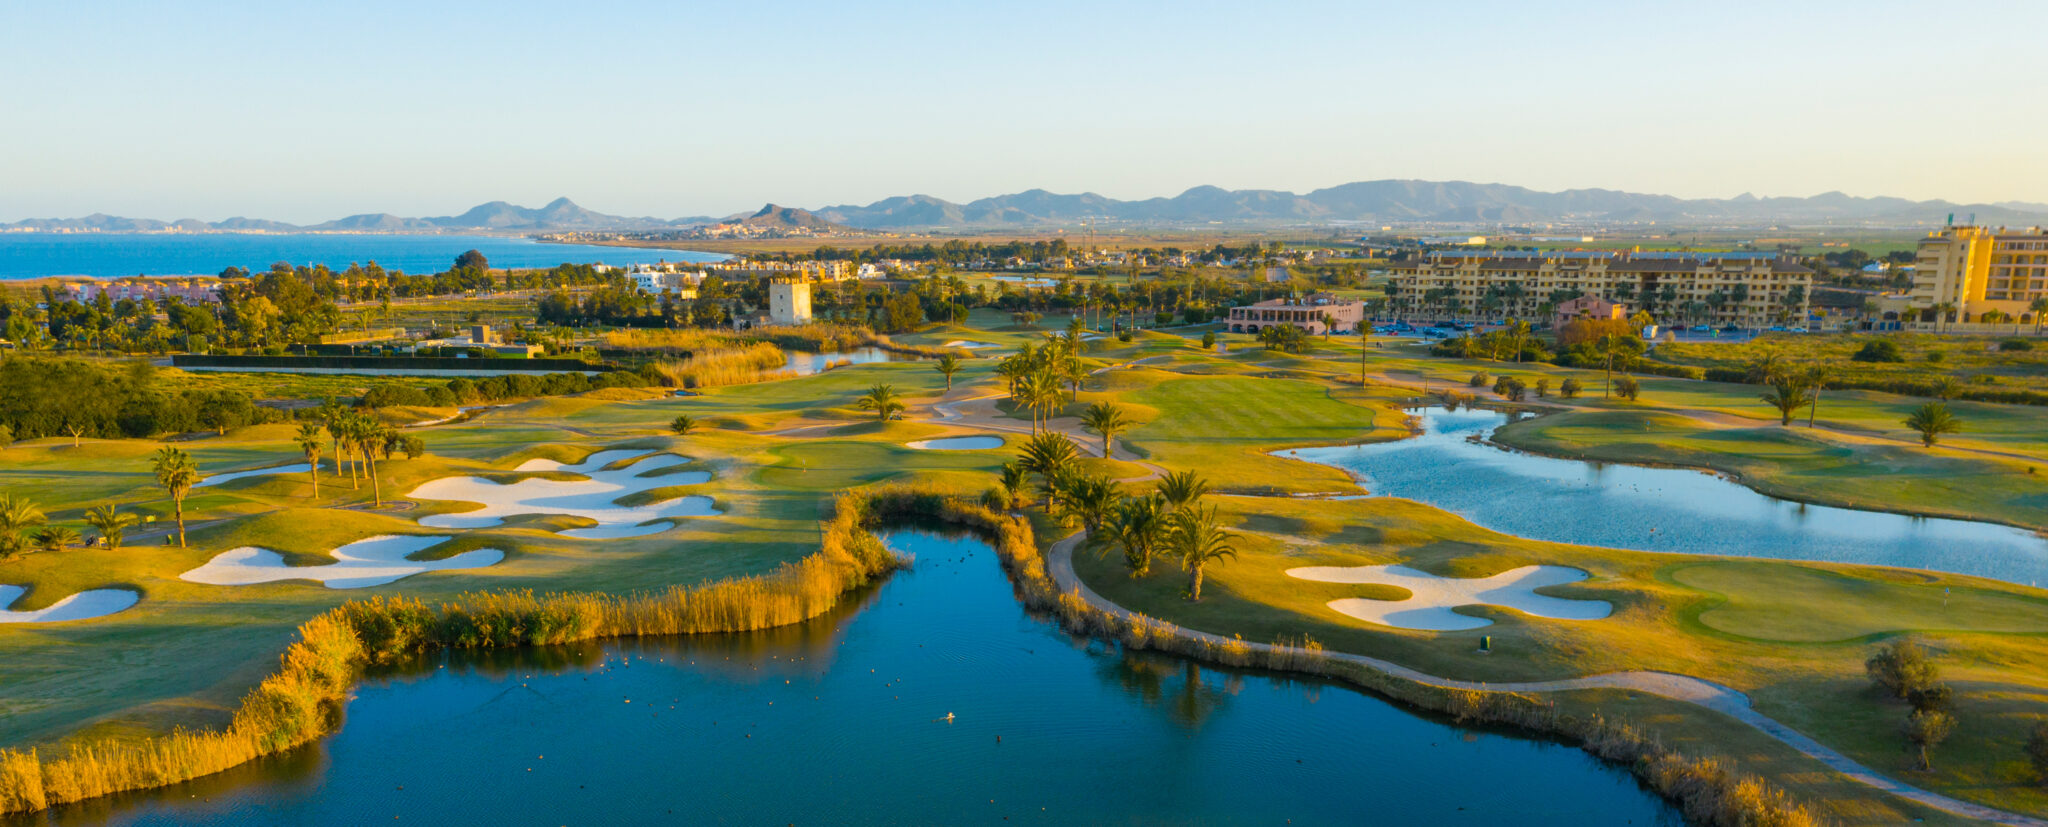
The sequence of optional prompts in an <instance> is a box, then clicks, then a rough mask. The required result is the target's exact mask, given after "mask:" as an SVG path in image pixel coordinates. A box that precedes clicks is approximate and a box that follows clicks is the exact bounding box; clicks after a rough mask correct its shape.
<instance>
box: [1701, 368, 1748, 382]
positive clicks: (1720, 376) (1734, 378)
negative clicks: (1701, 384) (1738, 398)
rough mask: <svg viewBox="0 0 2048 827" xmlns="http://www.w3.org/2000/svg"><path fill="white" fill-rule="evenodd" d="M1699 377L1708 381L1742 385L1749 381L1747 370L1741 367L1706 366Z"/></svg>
mask: <svg viewBox="0 0 2048 827" xmlns="http://www.w3.org/2000/svg"><path fill="white" fill-rule="evenodd" d="M1701 378H1703V379H1705V380H1707V381H1709V382H1732V383H1735V384H1738V385H1742V384H1748V383H1749V371H1746V370H1743V369H1741V368H1707V370H1706V372H1705V374H1704V375H1703V376H1702V377H1701Z"/></svg>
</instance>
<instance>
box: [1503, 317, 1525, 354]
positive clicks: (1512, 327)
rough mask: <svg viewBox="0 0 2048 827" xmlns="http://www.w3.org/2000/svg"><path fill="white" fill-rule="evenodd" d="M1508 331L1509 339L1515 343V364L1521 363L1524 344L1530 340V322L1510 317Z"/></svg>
mask: <svg viewBox="0 0 2048 827" xmlns="http://www.w3.org/2000/svg"><path fill="white" fill-rule="evenodd" d="M1506 331H1507V334H1508V341H1511V342H1514V344H1515V364H1521V363H1522V346H1523V345H1524V344H1525V343H1527V342H1528V341H1529V323H1528V322H1525V321H1522V320H1521V319H1509V320H1508V324H1507V328H1506Z"/></svg>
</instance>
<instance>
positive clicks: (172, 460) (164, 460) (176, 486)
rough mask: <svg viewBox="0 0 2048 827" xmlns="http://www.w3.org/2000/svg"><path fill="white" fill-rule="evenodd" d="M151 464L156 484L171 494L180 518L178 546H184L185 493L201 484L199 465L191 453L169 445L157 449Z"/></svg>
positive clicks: (173, 507) (173, 510)
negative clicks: (195, 462)
mask: <svg viewBox="0 0 2048 827" xmlns="http://www.w3.org/2000/svg"><path fill="white" fill-rule="evenodd" d="M150 465H151V467H152V468H153V470H155V472H156V484H157V485H158V486H159V487H161V488H163V490H164V492H165V493H168V494H170V495H171V509H172V513H173V514H175V515H176V516H177V520H178V548H184V547H185V495H186V494H188V493H191V491H192V486H194V485H198V484H199V466H197V465H194V464H193V463H192V456H191V455H190V454H187V453H185V452H184V451H180V450H178V449H176V448H173V447H171V446H169V445H166V446H164V447H162V448H159V449H157V452H156V454H155V455H154V456H152V457H150Z"/></svg>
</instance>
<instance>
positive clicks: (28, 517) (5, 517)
mask: <svg viewBox="0 0 2048 827" xmlns="http://www.w3.org/2000/svg"><path fill="white" fill-rule="evenodd" d="M44 519H45V518H44V517H43V511H42V509H39V508H37V507H36V504H35V503H32V502H29V500H28V498H27V497H20V496H16V495H13V494H0V557H13V556H14V555H16V554H20V553H21V552H22V550H23V549H24V545H25V544H24V543H23V540H22V536H21V533H22V532H23V531H26V530H28V529H30V528H34V527H35V526H39V525H42V524H43V521H44Z"/></svg>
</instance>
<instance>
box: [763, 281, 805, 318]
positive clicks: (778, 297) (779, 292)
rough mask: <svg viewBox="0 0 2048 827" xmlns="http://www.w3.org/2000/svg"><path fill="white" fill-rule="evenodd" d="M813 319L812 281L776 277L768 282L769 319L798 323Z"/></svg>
mask: <svg viewBox="0 0 2048 827" xmlns="http://www.w3.org/2000/svg"><path fill="white" fill-rule="evenodd" d="M810 320H811V283H810V282H808V281H803V280H799V279H775V280H774V281H771V282H769V283H768V321H769V322H771V323H774V324H788V325H797V324H804V323H806V322H809V321H810Z"/></svg>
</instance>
